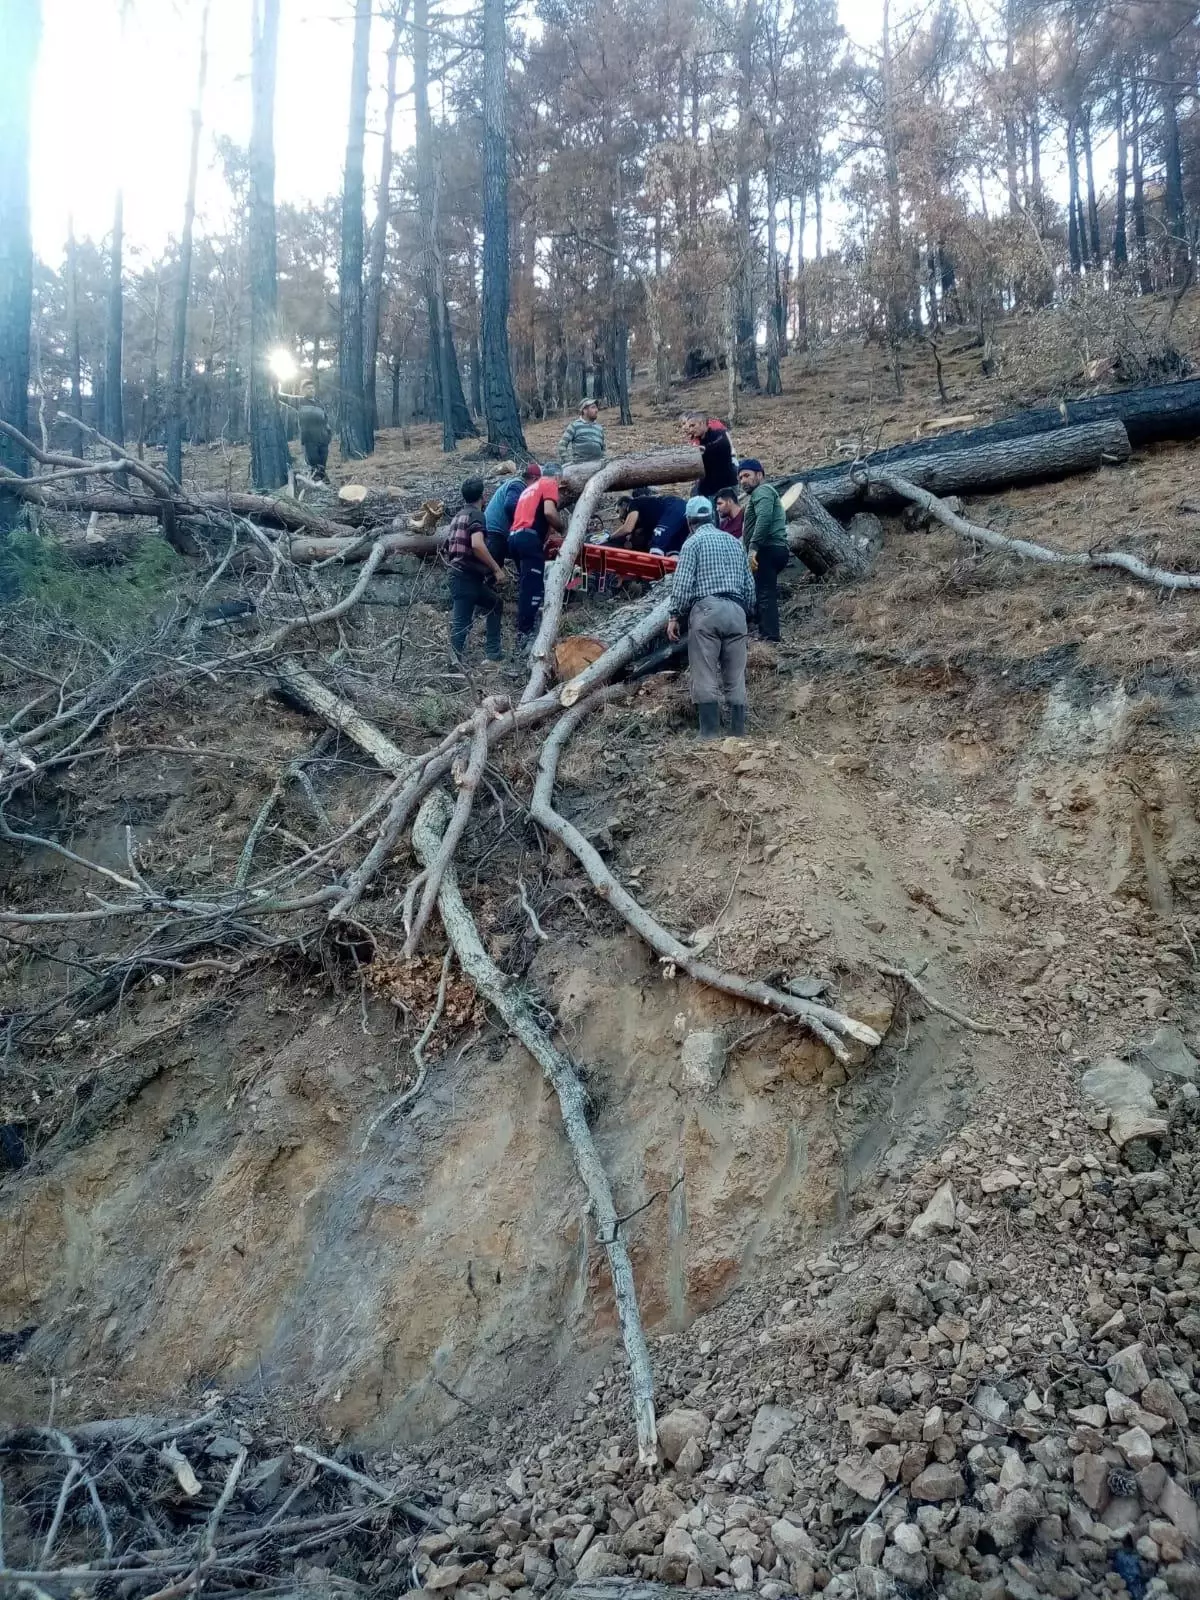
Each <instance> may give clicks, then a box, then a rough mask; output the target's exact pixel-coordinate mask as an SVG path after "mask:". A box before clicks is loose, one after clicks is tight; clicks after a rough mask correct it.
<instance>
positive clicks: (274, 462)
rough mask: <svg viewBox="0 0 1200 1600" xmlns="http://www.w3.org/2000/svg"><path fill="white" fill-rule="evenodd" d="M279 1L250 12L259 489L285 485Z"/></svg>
mask: <svg viewBox="0 0 1200 1600" xmlns="http://www.w3.org/2000/svg"><path fill="white" fill-rule="evenodd" d="M278 46H279V0H253V9H252V13H251V56H250V85H251V88H250V94H251V107H252V118H251V126H250V205H249V211H250V221H249V237H248V241H247V256H248V271H249V278H250V476H251V481H252V482H253V484H254V487H255V488H256V489H259V490H266V489H279V488H281V487H282V486H283V485H284V484H285V483H286V482H287V475H288V449H287V440H286V439H285V438H284V435H283V419H282V418H281V417H280V415H279V404H278V402H277V401H276V399H275V393H274V389H273V386H272V383H271V378H270V373H269V370H268V366H267V356H268V350H269V348H270V344H271V340H272V339H273V338H274V337H275V334H276V323H277V319H278V269H277V262H276V251H275V68H276V56H277V54H278Z"/></svg>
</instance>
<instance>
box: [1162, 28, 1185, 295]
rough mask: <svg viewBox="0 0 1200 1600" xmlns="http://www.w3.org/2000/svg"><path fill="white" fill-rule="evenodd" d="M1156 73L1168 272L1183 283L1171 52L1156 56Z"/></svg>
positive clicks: (1179, 169) (1182, 223) (1180, 180)
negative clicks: (1161, 144) (1158, 84)
mask: <svg viewBox="0 0 1200 1600" xmlns="http://www.w3.org/2000/svg"><path fill="white" fill-rule="evenodd" d="M1158 72H1159V78H1160V80H1161V83H1162V90H1161V93H1162V143H1163V166H1164V169H1165V172H1164V177H1165V183H1164V200H1165V209H1166V218H1167V233H1168V234H1169V236H1170V251H1171V254H1170V273H1171V281H1172V282H1173V283H1182V282H1183V280H1184V278H1185V277H1186V275H1187V263H1188V228H1187V206H1186V203H1185V201H1184V196H1183V162H1182V157H1181V155H1180V146H1179V91H1178V88H1177V86H1176V84H1175V81H1174V80H1175V74H1176V64H1175V59H1174V54H1173V52H1172V51H1170V50H1167V51H1164V53H1163V55H1162V56H1161V57H1160V59H1159V67H1158Z"/></svg>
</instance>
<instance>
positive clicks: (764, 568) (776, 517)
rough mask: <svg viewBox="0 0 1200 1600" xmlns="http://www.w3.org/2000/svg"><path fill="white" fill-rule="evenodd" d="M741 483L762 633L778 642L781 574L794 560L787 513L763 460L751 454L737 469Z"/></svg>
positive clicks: (744, 537)
mask: <svg viewBox="0 0 1200 1600" xmlns="http://www.w3.org/2000/svg"><path fill="white" fill-rule="evenodd" d="M738 483H739V485H740V486H741V489H742V493H743V494H744V495H745V496H746V506H745V515H744V517H743V520H742V540H743V542H744V544H745V546H746V553H747V555H748V556H749V557H750V570H751V572H753V574H754V594H755V599H756V601H757V605H758V632H759V637H760V638H762V639H768V640H770V641H771V642H772V643H773V644H778V642H779V574H780V573H781V572H782V571H783V569H784V567H786V566H787V564H788V562H789V561H790V560H791V551H790V550H789V549H788V542H787V513H786V512H785V511H784V509H783V502H782V501H781V500H780V498H779V496H778V495H777V494H776V492H775V488H774V486H773V485H772V484H769V483H768V482H767V481H766V475H765V474H764V472H763V469H762V462H761V461H755V460H754V459H753V458H751V459H750V460H749V461H743V462H742V464H741V466H740V467H739V469H738Z"/></svg>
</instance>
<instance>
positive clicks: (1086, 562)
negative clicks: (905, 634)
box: [870, 472, 1200, 589]
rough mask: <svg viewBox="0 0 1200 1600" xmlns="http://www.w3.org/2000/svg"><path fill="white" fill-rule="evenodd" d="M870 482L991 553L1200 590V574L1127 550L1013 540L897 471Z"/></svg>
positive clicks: (872, 477) (875, 474)
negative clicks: (961, 513)
mask: <svg viewBox="0 0 1200 1600" xmlns="http://www.w3.org/2000/svg"><path fill="white" fill-rule="evenodd" d="M870 480H871V482H872V483H878V484H880V485H881V486H882V487H884V488H886V489H887V490H888V492H889V493H891V494H894V495H897V496H898V497H899V498H900V499H902V500H909V501H911V502H912V504H913V505H915V506H920V507H921V509H922V510H923V511H927V512H928V513H929V515H930V516H931V517H934V518H935V519H936V520H937V521H938V522H940V523H942V525H943V526H944V527H947V528H949V529H950V530H951V532H952V533H957V534H958V535H959V536H960V537H961V538H963V539H970V540H971V541H972V542H973V543H974V544H980V545H984V546H985V547H986V548H987V549H989V550H1003V551H1005V552H1007V554H1009V555H1013V556H1020V557H1021V558H1022V559H1023V560H1025V561H1041V562H1045V563H1047V564H1048V565H1050V566H1055V567H1076V568H1079V567H1083V568H1097V567H1113V568H1115V569H1116V570H1118V571H1120V572H1127V573H1128V574H1129V576H1130V577H1131V578H1136V579H1137V581H1138V582H1139V583H1148V584H1151V585H1153V586H1154V587H1155V588H1159V589H1200V573H1195V572H1170V571H1168V570H1167V569H1166V568H1164V567H1151V566H1148V565H1147V563H1146V562H1144V561H1139V560H1138V558H1137V556H1131V555H1127V554H1126V552H1125V551H1124V550H1078V551H1076V550H1052V549H1051V548H1050V546H1049V545H1044V544H1034V543H1033V542H1032V541H1031V540H1029V539H1010V538H1008V537H1007V536H1006V535H1005V534H1003V533H996V532H995V531H994V530H993V529H991V528H985V527H984V526H983V524H982V523H979V522H970V521H968V519H967V518H966V517H960V516H959V514H958V513H957V512H956V511H952V510H951V509H950V507H949V506H948V505H946V504H945V502H944V501H942V500H939V499H938V498H937V496H936V495H933V494H930V493H929V491H928V490H927V489H922V488H920V487H919V486H918V485H917V484H915V483H911V482H910V481H909V480H908V479H907V478H901V477H900V476H898V474H896V473H894V472H872V473H871V474H870Z"/></svg>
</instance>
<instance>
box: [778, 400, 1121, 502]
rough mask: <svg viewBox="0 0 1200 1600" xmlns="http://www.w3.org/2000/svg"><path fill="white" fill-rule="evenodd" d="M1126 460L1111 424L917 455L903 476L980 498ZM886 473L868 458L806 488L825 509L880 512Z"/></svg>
mask: <svg viewBox="0 0 1200 1600" xmlns="http://www.w3.org/2000/svg"><path fill="white" fill-rule="evenodd" d="M1128 458H1129V436H1128V434H1127V433H1126V432H1125V428H1124V426H1123V424H1122V423H1120V422H1117V421H1115V420H1111V421H1107V422H1093V423H1089V424H1087V426H1085V427H1080V428H1060V429H1058V431H1057V432H1055V433H1046V434H1037V435H1034V436H1033V437H1032V438H1022V439H1010V440H1005V441H1002V442H1000V443H998V444H987V445H981V446H979V447H978V448H977V449H973V450H948V451H945V452H942V451H939V452H937V453H936V454H933V455H921V456H918V457H914V458H913V459H912V460H909V461H906V462H905V464H904V476H905V478H906V479H907V480H908V481H909V482H910V483H914V484H917V485H918V486H919V487H921V488H922V489H928V490H930V492H931V493H933V494H979V493H981V492H982V491H983V490H987V489H1011V488H1015V487H1017V486H1018V485H1019V484H1024V483H1041V482H1044V481H1045V480H1046V479H1048V478H1063V477H1069V476H1070V475H1071V474H1072V473H1076V472H1092V471H1094V470H1095V469H1096V468H1097V467H1099V466H1102V465H1103V464H1104V463H1105V462H1110V461H1126V460H1128ZM885 471H886V469H882V470H881V469H879V468H877V467H876V466H875V465H874V464H873V463H872V462H871V461H870V460H867V461H864V462H861V463H858V464H856V465H855V466H854V467H853V468H844V469H843V470H842V472H841V473H840V475H839V476H837V477H835V478H822V479H821V480H819V481H811V482H810V483H809V488H810V489H811V490H812V493H813V495H814V497H815V498H816V499H817V500H819V501H820V503H821V504H822V505H823V506H824V507H825V508H826V509H827V510H829V509H834V510H839V511H851V510H860V509H862V508H863V507H864V506H865V505H868V504H869V505H870V506H871V507H872V508H873V509H879V507H880V506H885V507H886V506H887V505H889V504H891V505H894V504H895V503H896V496H895V495H894V494H893V493H892V492H891V491H890V490H888V489H887V488H886V486H885V485H884V482H883V476H884V472H885ZM872 484H874V485H875V490H874V493H872V492H871V485H872Z"/></svg>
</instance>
